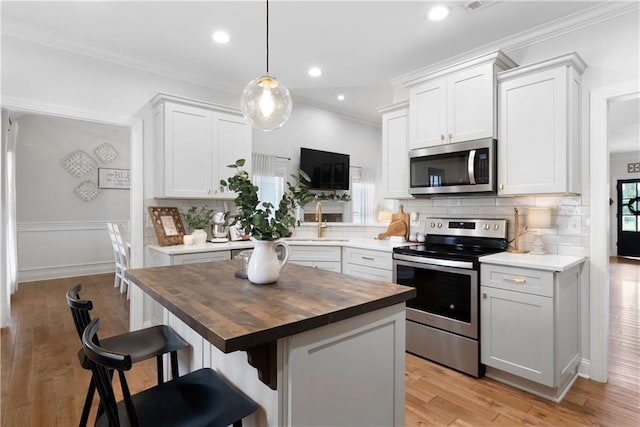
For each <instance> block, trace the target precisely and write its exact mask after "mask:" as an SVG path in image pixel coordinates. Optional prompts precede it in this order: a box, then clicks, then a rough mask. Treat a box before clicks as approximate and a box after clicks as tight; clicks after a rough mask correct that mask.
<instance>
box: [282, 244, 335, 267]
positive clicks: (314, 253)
mask: <svg viewBox="0 0 640 427" xmlns="http://www.w3.org/2000/svg"><path fill="white" fill-rule="evenodd" d="M340 254H341V250H340V247H339V246H293V245H290V246H289V261H313V262H318V261H337V262H338V263H339V262H340Z"/></svg>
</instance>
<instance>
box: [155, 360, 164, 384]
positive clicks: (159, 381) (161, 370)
mask: <svg viewBox="0 0 640 427" xmlns="http://www.w3.org/2000/svg"><path fill="white" fill-rule="evenodd" d="M156 360H157V361H158V385H160V384H162V378H163V375H162V374H163V373H164V365H163V363H162V355H160V356H157V357H156Z"/></svg>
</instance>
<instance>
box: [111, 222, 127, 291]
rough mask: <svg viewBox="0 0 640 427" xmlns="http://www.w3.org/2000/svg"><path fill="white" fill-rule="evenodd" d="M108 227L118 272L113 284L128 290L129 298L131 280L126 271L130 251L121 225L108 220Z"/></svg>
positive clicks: (122, 289)
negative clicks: (125, 273)
mask: <svg viewBox="0 0 640 427" xmlns="http://www.w3.org/2000/svg"><path fill="white" fill-rule="evenodd" d="M107 229H108V230H109V236H110V237H111V244H112V246H113V252H114V257H115V260H116V274H115V279H114V284H113V286H114V287H115V288H120V293H124V292H125V290H126V291H127V299H129V281H128V280H127V278H126V277H125V275H124V272H125V271H126V270H127V268H129V251H128V250H127V247H126V245H125V243H124V240H123V238H122V232H121V231H120V226H119V225H118V224H116V223H112V222H108V223H107Z"/></svg>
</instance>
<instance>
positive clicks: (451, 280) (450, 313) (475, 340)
mask: <svg viewBox="0 0 640 427" xmlns="http://www.w3.org/2000/svg"><path fill="white" fill-rule="evenodd" d="M507 245H508V243H507V220H506V219H453V218H430V219H428V220H427V236H426V241H425V243H421V244H419V245H413V246H404V247H398V248H394V250H393V281H394V282H395V283H398V284H401V285H405V286H411V287H414V288H416V290H417V296H416V297H415V298H413V299H411V300H409V301H407V351H409V352H411V353H414V354H417V355H418V356H422V357H424V358H426V359H429V360H433V361H434V362H438V363H441V364H443V365H446V366H449V367H451V368H454V369H457V370H459V371H462V372H465V373H467V374H469V375H473V376H475V377H480V376H482V375H483V374H484V369H483V367H482V366H481V364H480V340H479V339H480V336H479V335H480V313H479V309H480V305H479V295H480V264H479V262H478V258H479V257H480V256H482V255H488V254H491V253H496V252H502V251H504V250H506V248H507Z"/></svg>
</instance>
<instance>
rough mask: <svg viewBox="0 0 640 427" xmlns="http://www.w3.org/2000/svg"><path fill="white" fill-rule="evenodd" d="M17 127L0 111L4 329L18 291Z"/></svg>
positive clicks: (0, 312)
mask: <svg viewBox="0 0 640 427" xmlns="http://www.w3.org/2000/svg"><path fill="white" fill-rule="evenodd" d="M17 137H18V123H17V122H15V121H12V120H11V119H10V118H9V114H8V113H7V112H6V111H5V110H2V150H1V152H0V160H1V161H0V190H1V191H0V204H1V205H2V210H1V212H0V229H1V230H2V233H0V236H2V237H1V241H0V245H1V249H2V250H1V252H2V263H0V274H1V279H2V283H1V286H0V287H1V292H0V293H1V296H0V327H5V326H7V325H8V323H9V320H10V317H11V295H12V294H13V293H15V292H16V291H17V290H18V259H17V246H16V181H15V180H16V173H15V167H16V161H15V153H16V140H17Z"/></svg>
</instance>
